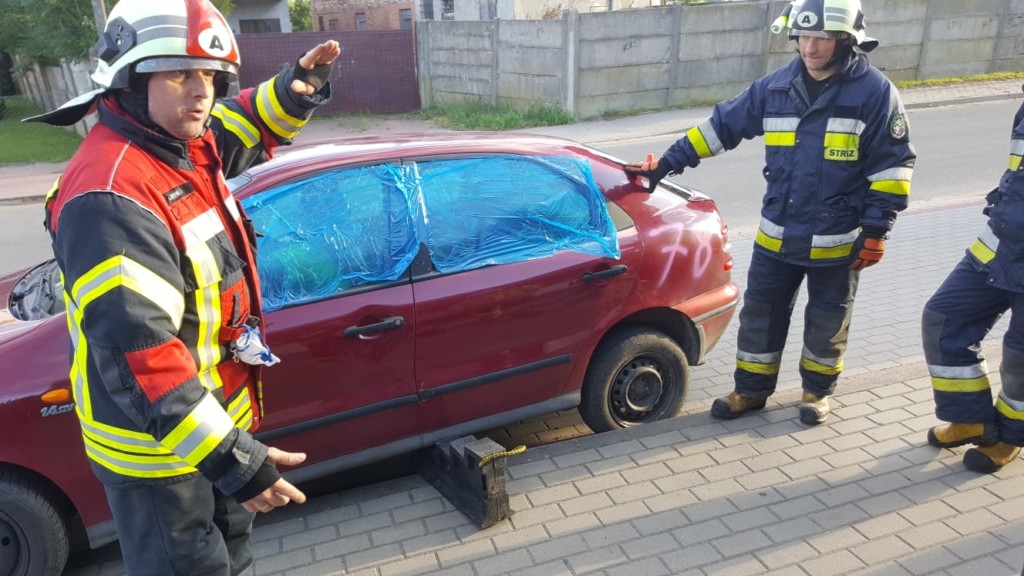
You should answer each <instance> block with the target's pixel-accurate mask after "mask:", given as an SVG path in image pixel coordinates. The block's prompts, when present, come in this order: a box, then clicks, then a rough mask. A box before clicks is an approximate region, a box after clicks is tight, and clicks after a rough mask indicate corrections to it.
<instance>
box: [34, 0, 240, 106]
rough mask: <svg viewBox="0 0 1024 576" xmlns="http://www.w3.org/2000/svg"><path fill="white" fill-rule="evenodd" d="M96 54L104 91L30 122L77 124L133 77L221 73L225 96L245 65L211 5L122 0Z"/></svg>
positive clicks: (204, 0) (96, 75)
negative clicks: (175, 72) (100, 100)
mask: <svg viewBox="0 0 1024 576" xmlns="http://www.w3.org/2000/svg"><path fill="white" fill-rule="evenodd" d="M93 52H94V53H95V55H96V57H97V58H98V64H97V65H96V70H95V71H94V72H93V73H92V80H93V82H95V83H96V84H97V85H98V86H99V88H98V89H96V90H93V91H92V92H88V93H85V94H82V95H80V96H78V97H76V98H74V99H72V100H70V101H68V102H66V103H64V105H62V106H61V107H60V108H57V109H56V110H53V111H51V112H47V113H45V114H40V115H38V116H33V117H32V118H26V119H25V120H24V121H25V122H46V123H48V124H54V125H57V126H69V125H71V124H74V123H75V122H78V121H79V120H81V119H82V117H83V116H85V114H86V113H88V111H89V109H90V108H91V107H92V105H93V104H94V103H95V102H96V99H97V98H99V97H100V96H102V95H103V94H104V93H105V92H106V91H108V90H116V89H120V88H126V87H128V86H129V84H130V82H131V75H132V74H134V73H151V72H165V71H169V70H213V71H216V72H220V73H221V74H218V75H217V76H218V77H219V79H218V81H217V82H216V83H215V85H216V86H217V92H218V94H217V96H223V95H224V94H223V93H221V92H226V91H227V85H228V82H232V81H234V80H236V79H237V77H238V67H239V65H240V64H241V59H240V58H239V55H238V44H237V43H236V42H235V36H234V34H232V32H231V28H230V27H229V26H228V23H227V20H225V19H224V16H223V15H222V14H221V13H220V11H219V10H217V8H216V7H215V6H214V5H213V4H211V3H210V2H209V0H159V1H156V0H121V1H120V2H118V3H117V5H116V6H114V8H113V9H112V10H111V11H110V15H109V16H108V17H107V24H106V26H105V27H104V29H103V34H102V35H101V36H100V39H99V42H97V43H96V46H95V47H93Z"/></svg>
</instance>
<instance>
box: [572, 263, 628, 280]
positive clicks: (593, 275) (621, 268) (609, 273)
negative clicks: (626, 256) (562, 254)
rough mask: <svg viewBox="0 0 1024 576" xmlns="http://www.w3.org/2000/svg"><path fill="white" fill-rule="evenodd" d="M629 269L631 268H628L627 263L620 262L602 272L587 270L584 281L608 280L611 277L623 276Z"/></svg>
mask: <svg viewBox="0 0 1024 576" xmlns="http://www.w3.org/2000/svg"><path fill="white" fill-rule="evenodd" d="M627 270H629V268H627V267H626V265H625V264H618V265H615V266H612V267H611V268H609V269H607V270H602V271H600V272H586V273H585V274H583V281H584V282H597V281H598V280H607V279H609V278H615V277H616V276H621V275H623V274H625V273H626V271H627Z"/></svg>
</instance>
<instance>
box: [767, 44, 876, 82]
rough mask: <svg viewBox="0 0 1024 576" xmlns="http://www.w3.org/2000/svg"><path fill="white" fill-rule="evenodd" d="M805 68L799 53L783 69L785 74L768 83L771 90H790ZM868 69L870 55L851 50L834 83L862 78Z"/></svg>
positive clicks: (840, 66) (833, 80)
mask: <svg viewBox="0 0 1024 576" xmlns="http://www.w3.org/2000/svg"><path fill="white" fill-rule="evenodd" d="M804 69H805V66H804V61H803V60H801V59H800V55H799V54H798V55H797V56H796V58H793V60H792V61H790V63H789V64H787V65H786V67H785V68H784V69H783V70H785V71H786V72H785V73H784V74H780V75H776V76H775V78H773V79H772V81H771V82H770V83H769V84H768V89H769V90H789V87H790V86H791V85H792V84H793V82H794V81H795V80H796V79H797V78H800V75H801V74H803V72H804ZM867 71H868V57H867V55H865V54H863V53H862V52H859V51H857V50H851V51H850V55H849V56H848V57H847V58H846V61H845V62H843V63H842V64H840V65H839V70H838V71H837V72H836V73H835V75H834V77H833V78H832V84H835V83H836V82H849V81H851V80H856V79H857V78H860V77H861V76H863V75H864V74H866V73H867Z"/></svg>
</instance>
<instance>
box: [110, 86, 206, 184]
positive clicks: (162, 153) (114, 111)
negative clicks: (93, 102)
mask: <svg viewBox="0 0 1024 576" xmlns="http://www.w3.org/2000/svg"><path fill="white" fill-rule="evenodd" d="M97 108H98V110H99V119H100V123H101V124H103V125H104V126H107V127H108V128H110V129H111V130H113V131H114V132H116V133H118V134H120V135H121V136H124V137H125V138H127V139H128V140H130V141H131V142H132V143H133V144H135V145H137V146H138V147H139V148H142V149H143V150H144V151H145V152H146V153H147V154H150V155H152V156H153V157H155V158H156V159H158V160H160V161H161V162H163V163H164V164H167V165H168V166H171V167H172V168H176V169H178V170H190V171H191V170H194V169H195V167H194V166H193V164H192V161H191V159H190V156H189V149H190V147H191V146H192V143H191V142H188V141H185V140H179V139H177V138H172V137H170V136H167V135H164V134H160V133H159V132H156V131H154V130H150V129H149V128H146V127H145V126H143V125H142V124H140V123H139V122H138V121H137V120H135V119H134V118H132V117H131V116H129V115H128V114H127V113H126V112H124V110H122V109H121V106H120V105H119V104H118V103H117V99H116V98H115V97H114V96H113V95H110V94H108V95H106V96H104V97H103V98H102V99H100V101H99V103H98V106H97ZM204 138H205V134H204V136H203V137H200V138H197V139H196V141H200V140H202V139H204Z"/></svg>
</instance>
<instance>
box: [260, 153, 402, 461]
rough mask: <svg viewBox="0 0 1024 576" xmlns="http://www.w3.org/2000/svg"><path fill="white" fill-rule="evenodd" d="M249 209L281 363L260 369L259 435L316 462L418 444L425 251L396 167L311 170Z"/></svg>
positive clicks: (272, 342) (267, 193) (272, 336)
mask: <svg viewBox="0 0 1024 576" xmlns="http://www.w3.org/2000/svg"><path fill="white" fill-rule="evenodd" d="M245 205H246V210H247V212H248V213H249V215H250V217H251V218H252V219H253V222H254V225H255V226H256V229H257V230H259V231H260V232H261V233H262V234H264V236H263V237H262V238H261V239H260V241H259V253H258V260H259V269H260V279H261V282H262V284H263V295H264V310H269V313H268V314H267V332H268V340H269V342H270V345H271V347H272V350H273V352H274V353H275V354H276V355H277V356H279V357H280V358H281V360H282V361H281V363H280V364H278V365H275V366H272V367H269V368H265V369H264V371H263V399H264V407H265V412H266V417H265V420H264V426H263V428H261V431H260V439H261V440H264V441H266V442H268V443H270V444H272V445H275V446H278V447H280V448H282V449H286V450H298V451H304V452H307V454H308V459H307V464H311V463H315V462H320V461H325V460H329V459H331V458H335V457H338V456H340V455H343V454H352V453H356V452H361V451H365V450H374V449H376V448H377V447H380V446H382V445H385V444H388V443H392V442H396V441H399V440H401V439H403V438H408V437H411V436H414V435H415V434H416V430H417V425H416V419H417V410H416V390H415V383H414V379H413V370H412V367H413V363H412V362H413V349H414V344H415V341H414V330H415V314H414V307H413V294H412V288H411V285H410V282H409V270H408V269H409V263H410V262H411V261H412V258H413V257H414V256H415V252H416V250H417V248H418V243H417V242H416V240H415V227H414V225H413V223H412V220H411V216H410V214H409V212H408V209H407V202H406V200H405V198H404V195H403V193H402V192H401V191H400V190H399V189H398V188H397V187H396V186H394V185H393V183H392V179H391V178H390V176H389V169H388V167H387V166H386V165H377V166H362V167H356V168H346V169H338V170H331V171H327V172H322V173H315V174H311V175H308V176H306V177H303V178H301V179H300V180H298V181H292V182H291V183H289V184H287V185H284V186H279V187H276V188H273V189H270V190H266V191H264V192H262V193H260V194H257V195H255V196H252V197H249V198H247V199H246V200H245ZM364 456H365V454H364Z"/></svg>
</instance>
